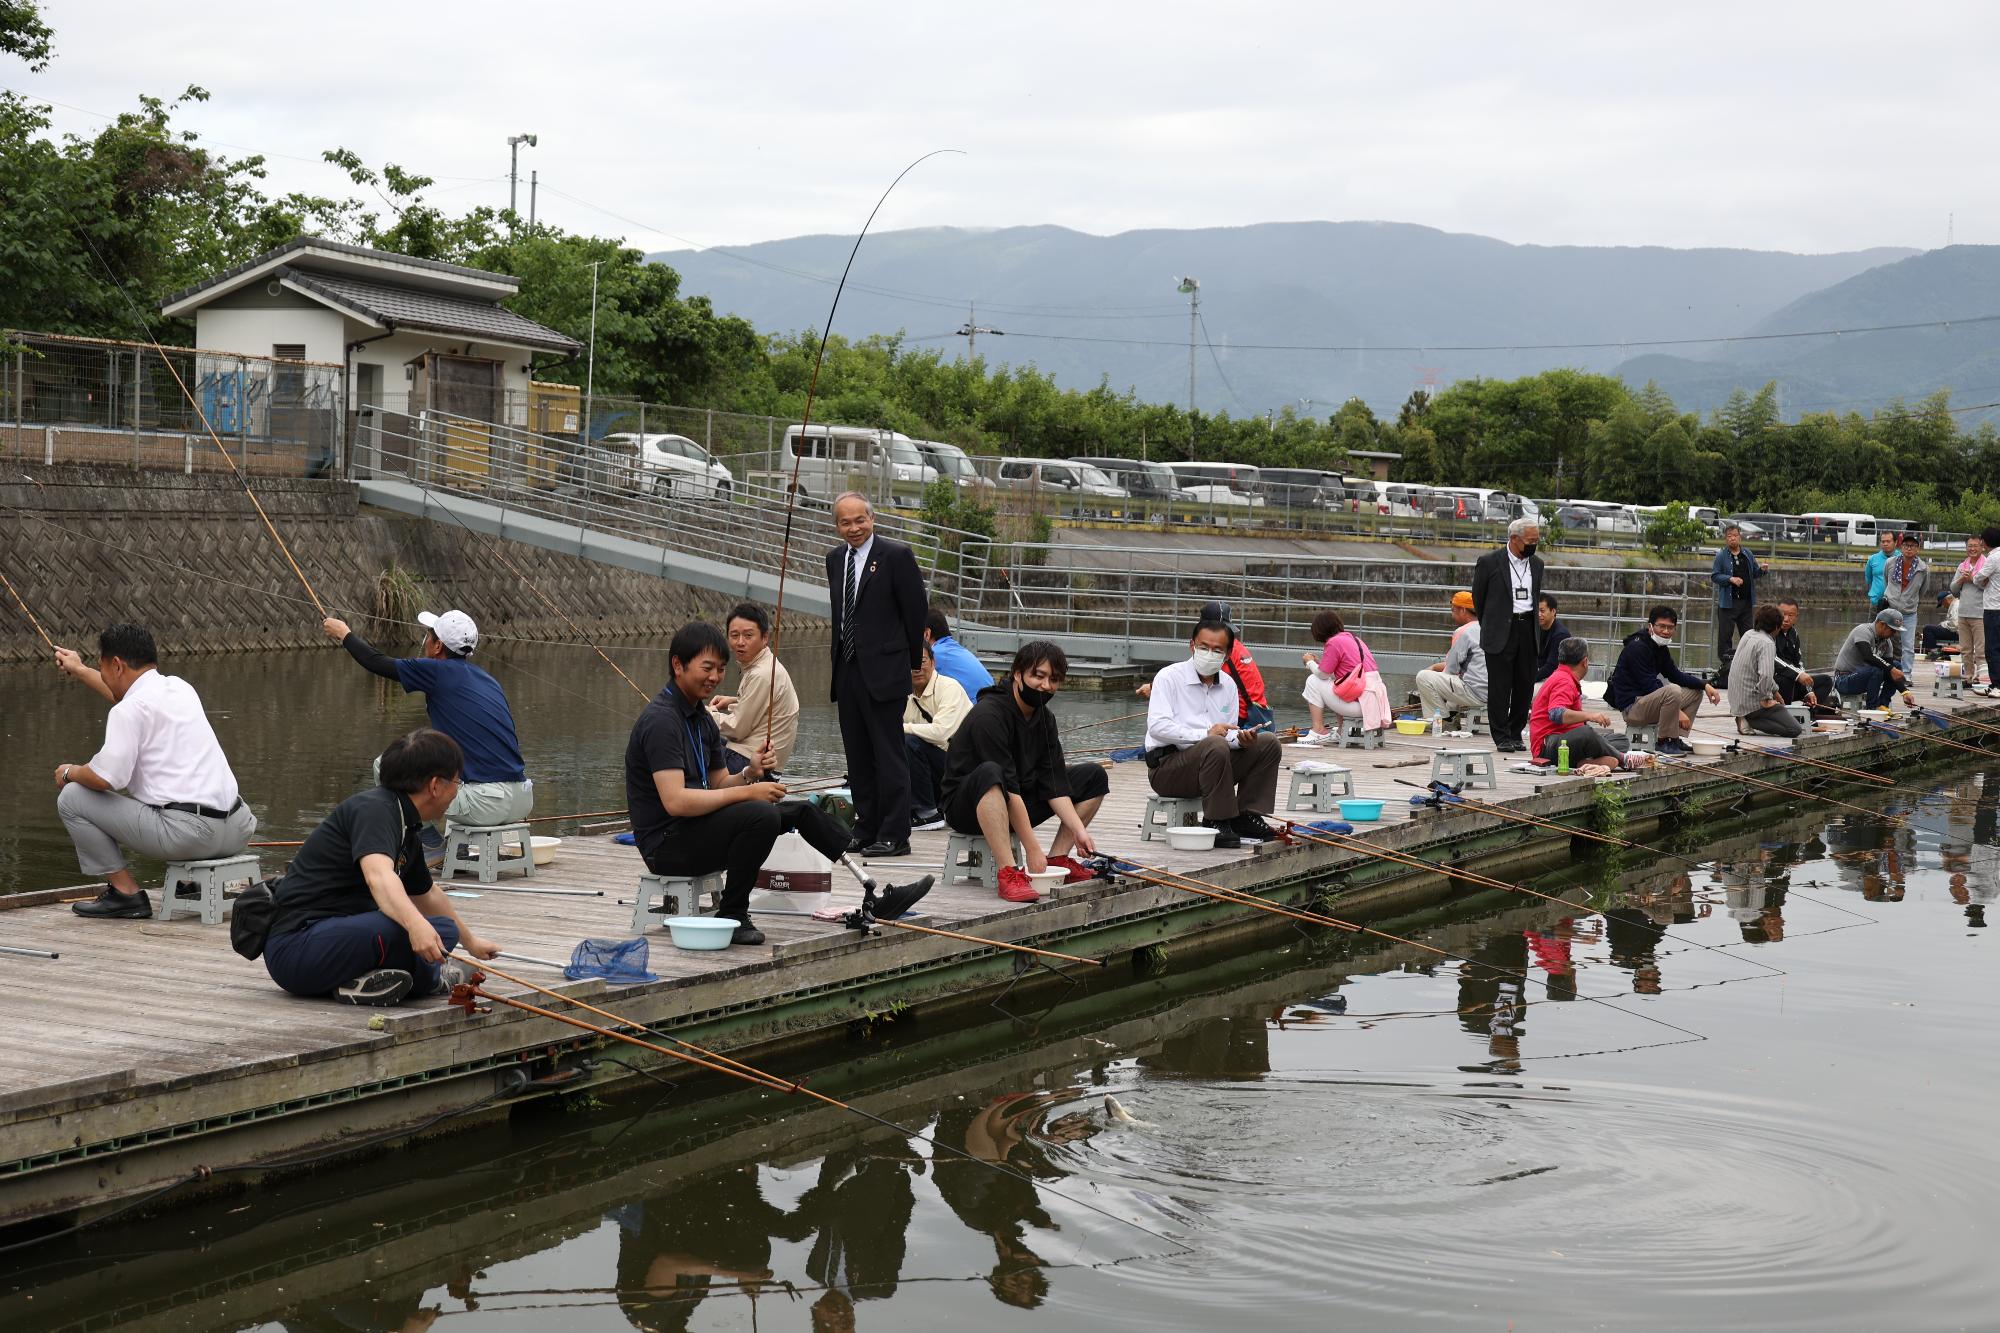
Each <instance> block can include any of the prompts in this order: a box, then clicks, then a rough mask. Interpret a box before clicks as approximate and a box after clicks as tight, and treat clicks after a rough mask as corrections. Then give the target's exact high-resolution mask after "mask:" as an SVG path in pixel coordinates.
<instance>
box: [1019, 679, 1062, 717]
mask: <svg viewBox="0 0 2000 1333" xmlns="http://www.w3.org/2000/svg"><path fill="white" fill-rule="evenodd" d="M1014 692H1015V693H1016V694H1017V695H1019V696H1020V699H1021V702H1022V703H1024V704H1026V705H1027V706H1028V711H1029V712H1031V713H1032V712H1034V711H1036V710H1037V709H1040V708H1046V707H1047V706H1048V702H1049V700H1051V699H1053V698H1055V697H1056V692H1055V691H1054V690H1038V689H1036V688H1035V687H1034V686H1032V685H1029V684H1026V683H1022V684H1018V685H1016V686H1015V687H1014Z"/></svg>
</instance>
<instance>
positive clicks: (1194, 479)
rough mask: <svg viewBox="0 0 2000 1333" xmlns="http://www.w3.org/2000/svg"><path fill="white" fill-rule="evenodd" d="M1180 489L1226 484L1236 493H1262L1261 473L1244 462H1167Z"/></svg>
mask: <svg viewBox="0 0 2000 1333" xmlns="http://www.w3.org/2000/svg"><path fill="white" fill-rule="evenodd" d="M1167 468H1168V469H1169V470H1170V471H1171V472H1172V473H1173V474H1174V477H1175V479H1176V480H1177V481H1178V482H1179V483H1180V487H1181V489H1182V490H1186V489H1188V488H1189V487H1191V486H1226V487H1228V488H1229V489H1230V490H1232V491H1235V492H1236V493H1237V494H1238V495H1262V494H1263V493H1264V481H1263V474H1262V473H1260V472H1259V471H1258V469H1256V468H1254V467H1251V466H1249V465H1248V464H1246V463H1169V464H1167Z"/></svg>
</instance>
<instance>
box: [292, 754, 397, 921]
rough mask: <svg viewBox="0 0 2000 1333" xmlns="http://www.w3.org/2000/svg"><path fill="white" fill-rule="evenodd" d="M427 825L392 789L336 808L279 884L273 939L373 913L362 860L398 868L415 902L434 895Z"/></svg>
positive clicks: (360, 794)
mask: <svg viewBox="0 0 2000 1333" xmlns="http://www.w3.org/2000/svg"><path fill="white" fill-rule="evenodd" d="M423 827H424V822H423V820H422V819H420V818H418V816H417V807H416V806H414V805H412V804H411V803H410V798H409V797H407V796H404V795H403V794H402V793H400V792H393V791H390V790H389V789H388V788H387V787H371V788H370V789H369V790H367V791H363V792H356V793H355V794H354V795H352V796H350V797H348V798H347V799H346V800H344V801H342V802H341V803H340V804H339V805H336V806H335V807H333V813H332V814H330V815H328V816H327V817H326V818H325V819H323V820H321V821H320V825H319V827H318V828H316V829H314V830H313V831H312V832H311V833H310V834H308V835H306V841H305V845H304V846H303V847H301V848H299V854H298V855H297V856H295V857H293V858H292V864H291V868H290V869H288V870H287V871H285V877H284V879H282V880H280V881H279V882H278V890H277V893H276V895H275V897H274V898H273V901H272V915H271V934H272V935H273V936H277V935H288V934H290V933H291V932H292V931H295V930H303V929H304V928H305V927H307V926H310V925H312V924H313V923H314V922H315V921H325V920H327V919H328V918H330V917H336V916H360V915H361V914H362V913H364V912H373V911H376V910H377V908H376V906H375V896H374V895H373V894H371V893H369V892H368V881H367V880H365V879H363V878H362V876H361V858H362V857H364V856H377V855H379V856H386V857H388V858H389V859H390V860H391V861H393V862H395V864H396V873H397V875H399V876H401V878H402V881H403V892H405V893H407V894H409V895H410V896H411V897H412V898H418V897H422V896H423V895H424V894H426V893H429V892H430V891H431V871H430V867H429V866H427V865H425V864H424V845H423V840H422V839H423Z"/></svg>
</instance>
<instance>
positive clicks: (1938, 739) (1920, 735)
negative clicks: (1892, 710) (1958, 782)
mask: <svg viewBox="0 0 2000 1333" xmlns="http://www.w3.org/2000/svg"><path fill="white" fill-rule="evenodd" d="M1861 727H1862V730H1864V731H1877V732H1880V733H1882V734H1883V735H1884V736H1888V737H1891V738H1893V739H1895V740H1908V741H1930V742H1931V743H1932V744H1934V745H1948V746H1950V747H1951V748H1952V749H1954V750H1963V751H1965V752H1966V753H1967V754H1976V755H1978V756H1979V757H1980V758H1981V759H1992V758H1995V755H1994V753H1993V751H1991V750H1987V749H1982V748H1981V747H1980V746H1977V745H1968V744H1967V743H1966V742H1964V741H1956V740H1953V739H1952V738H1951V737H1949V736H1932V735H1929V734H1928V733H1924V732H1916V731H1911V730H1909V729H1908V728H1906V727H1892V726H1889V725H1887V724H1886V723H1882V722H1870V721H1863V722H1862V723H1861Z"/></svg>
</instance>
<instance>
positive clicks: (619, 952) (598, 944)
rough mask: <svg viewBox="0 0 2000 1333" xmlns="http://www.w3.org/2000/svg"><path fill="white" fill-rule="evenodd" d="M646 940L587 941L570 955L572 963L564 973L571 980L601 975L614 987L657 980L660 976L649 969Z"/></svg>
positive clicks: (599, 976)
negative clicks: (647, 965)
mask: <svg viewBox="0 0 2000 1333" xmlns="http://www.w3.org/2000/svg"><path fill="white" fill-rule="evenodd" d="M646 955H647V948H646V941H645V940H644V939H643V938H641V939H636V940H584V941H582V942H581V943H579V944H578V945H577V946H576V950H575V952H573V953H572V954H570V956H569V966H568V967H566V968H564V969H563V975H564V976H566V977H568V978H569V979H570V980H571V981H583V980H585V979H587V978H592V977H595V978H599V979H601V980H604V981H608V982H610V983H611V984H612V985H614V986H624V985H630V984H632V983H633V982H636V981H658V980H659V977H657V976H655V975H654V974H653V973H651V972H648V971H647V970H646Z"/></svg>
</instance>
